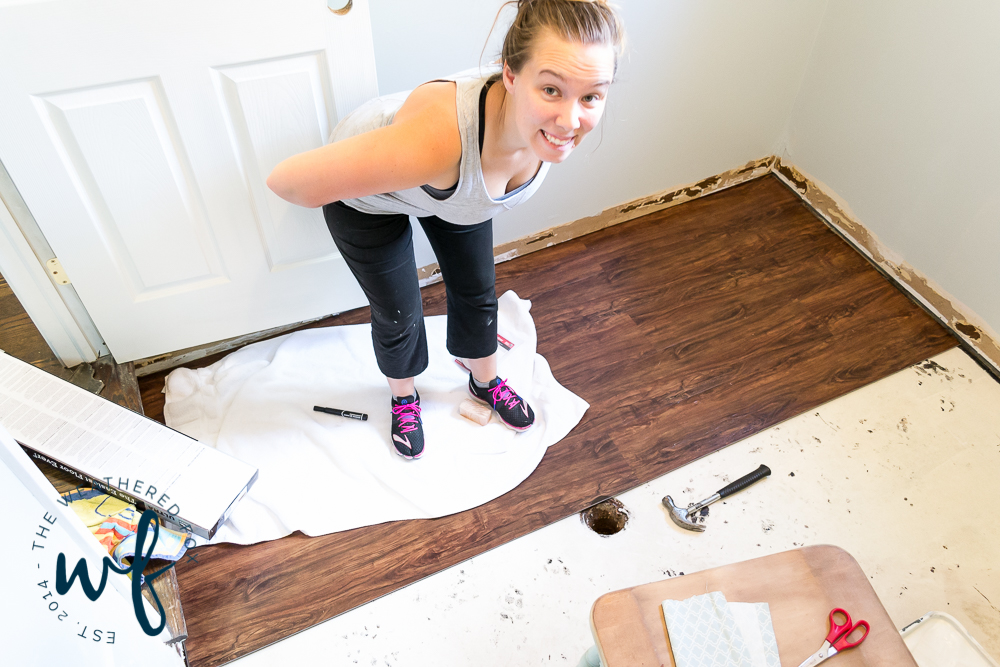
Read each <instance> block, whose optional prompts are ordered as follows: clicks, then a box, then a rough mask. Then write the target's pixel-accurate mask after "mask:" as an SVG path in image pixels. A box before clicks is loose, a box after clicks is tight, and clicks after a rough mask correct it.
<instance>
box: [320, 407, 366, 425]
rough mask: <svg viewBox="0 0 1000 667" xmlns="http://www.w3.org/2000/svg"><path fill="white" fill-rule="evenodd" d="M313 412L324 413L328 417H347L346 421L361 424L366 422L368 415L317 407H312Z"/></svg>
mask: <svg viewBox="0 0 1000 667" xmlns="http://www.w3.org/2000/svg"><path fill="white" fill-rule="evenodd" d="M313 411H315V412H325V413H326V414H328V415H337V416H338V417H347V418H348V419H358V420H360V421H363V422H366V421H368V415H366V414H365V413H363V412H348V411H347V410H338V409H337V408H324V407H322V406H319V405H314V406H313Z"/></svg>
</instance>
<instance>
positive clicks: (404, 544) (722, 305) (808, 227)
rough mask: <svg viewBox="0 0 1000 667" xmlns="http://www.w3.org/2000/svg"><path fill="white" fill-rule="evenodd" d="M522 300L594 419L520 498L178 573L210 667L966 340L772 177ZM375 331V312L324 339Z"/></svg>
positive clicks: (542, 269)
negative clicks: (350, 330)
mask: <svg viewBox="0 0 1000 667" xmlns="http://www.w3.org/2000/svg"><path fill="white" fill-rule="evenodd" d="M497 224H498V225H501V224H502V219H501V220H500V221H498V223H497ZM508 289H511V290H514V291H515V292H517V294H518V295H519V296H521V297H522V298H526V299H530V300H531V302H532V307H531V315H532V317H533V318H534V321H535V325H536V329H537V331H538V351H539V352H540V353H541V354H543V355H545V357H546V359H547V360H548V361H549V363H550V365H551V367H552V371H553V373H554V375H555V377H556V379H557V380H559V381H560V382H561V383H562V384H563V385H565V386H566V387H567V388H568V389H570V390H571V391H573V392H575V393H576V394H578V395H580V396H581V397H583V398H584V399H585V400H587V401H588V402H589V403H590V404H591V408H590V410H589V411H588V412H587V414H586V415H585V416H584V418H583V420H582V421H581V423H580V424H579V425H578V426H577V427H576V428H575V429H574V430H573V431H572V432H571V433H570V434H569V435H568V436H567V437H566V438H565V439H564V440H562V441H561V442H559V443H557V444H556V445H554V446H552V447H550V448H549V449H548V451H547V452H546V454H545V457H544V458H543V459H542V462H541V463H540V464H539V466H538V468H537V469H536V470H535V472H534V473H532V475H531V476H530V477H529V478H528V479H527V480H525V481H524V482H523V483H522V484H521V485H520V486H519V487H517V488H516V489H514V490H512V491H510V492H509V493H507V494H505V495H504V496H502V497H500V498H497V499H496V500H494V501H492V502H490V503H487V504H485V505H483V506H481V507H477V508H475V509H473V510H469V511H467V512H462V513H460V514H456V515H453V516H449V517H443V518H440V519H434V520H421V521H402V522H395V523H389V524H383V525H379V526H371V527H367V528H360V529H357V530H351V531H346V532H343V533H336V534H333V535H325V536H322V537H316V538H306V537H304V536H302V535H301V534H299V533H296V534H294V535H291V536H289V537H286V538H284V539H281V540H275V541H273V542H267V543H263V544H256V545H252V546H245V547H241V546H233V545H218V546H210V547H203V548H199V549H196V550H194V551H195V553H196V555H197V557H198V561H199V562H198V563H197V564H195V563H191V562H185V563H183V564H181V565H178V566H177V574H178V578H179V581H180V586H181V594H182V598H183V603H184V610H185V614H186V616H187V621H188V630H189V632H190V639H189V641H188V645H187V646H188V656H189V659H190V661H191V664H192V665H193V666H194V667H205V666H209V665H220V664H223V663H225V662H227V661H230V660H233V659H235V658H238V657H240V656H242V655H246V654H247V653H250V652H251V651H254V650H256V649H259V648H261V647H263V646H266V645H268V644H270V643H272V642H275V641H278V640H280V639H282V638H284V637H287V636H289V635H291V634H294V633H295V632H299V631H301V630H304V629H306V628H308V627H310V626H312V625H315V624H317V623H320V622H322V621H324V620H326V619H328V618H330V617H332V616H336V615H337V614H341V613H343V612H345V611H347V610H349V609H352V608H354V607H356V606H358V605H361V604H364V603H365V602H369V601H371V600H374V599H375V598H377V597H379V596H381V595H385V594H386V593H390V592H392V591H394V590H397V589H399V588H401V587H403V586H405V585H407V584H410V583H412V582H414V581H417V580H419V579H421V578H422V577H425V576H427V575H430V574H433V573H435V572H438V571H440V570H442V569H444V568H446V567H449V566H451V565H455V564H457V563H460V562H462V561H463V560H466V559H468V558H471V557H473V556H476V555H478V554H481V553H483V552H484V551H487V550H488V549H491V548H493V547H496V546H499V545H501V544H504V543H505V542H508V541H510V540H513V539H515V538H517V537H520V536H522V535H525V534H527V533H529V532H531V531H533V530H536V529H538V528H541V527H543V526H546V525H548V524H550V523H553V522H555V521H558V520H559V519H562V518H564V517H566V516H568V515H570V514H573V513H575V512H579V511H580V510H582V509H584V508H586V507H588V506H590V505H591V504H593V503H594V502H596V501H597V500H598V499H600V498H603V497H607V496H614V495H617V494H620V493H622V492H624V491H626V490H628V489H631V488H633V487H635V486H638V485H640V484H642V483H645V482H648V481H650V480H652V479H654V478H656V477H658V476H660V475H663V474H665V473H667V472H669V471H670V470H673V469H675V468H677V467H679V466H681V465H684V464H685V463H688V462H690V461H693V460H695V459H697V458H700V457H702V456H705V455H706V454H710V453H711V452H714V451H716V450H718V449H720V448H721V447H725V446H726V445H729V444H731V443H734V442H736V441H738V440H741V439H743V438H745V437H747V436H750V435H753V434H754V433H757V432H759V431H761V430H763V429H766V428H768V427H769V426H772V425H774V424H777V423H779V422H781V421H783V420H785V419H789V418H791V417H794V416H795V415H797V414H800V413H801V412H803V411H805V410H809V409H813V408H815V407H816V406H818V405H821V404H822V403H825V402H826V401H829V400H832V399H834V398H837V397H838V396H842V395H843V394H846V393H847V392H849V391H852V390H854V389H857V388H858V387H862V386H864V385H866V384H868V383H869V382H874V381H876V380H878V379H881V378H883V377H885V376H887V375H889V374H891V373H894V372H896V371H898V370H901V369H903V368H906V367H907V366H909V365H911V364H915V363H918V362H920V361H922V360H924V359H926V358H928V357H930V356H933V355H935V354H938V353H940V352H944V351H945V350H948V349H950V348H952V347H954V346H955V345H956V344H957V343H956V341H955V339H954V338H952V337H951V335H950V334H949V333H948V332H947V331H946V330H945V329H943V328H942V327H940V326H938V325H937V324H936V323H935V322H934V321H933V320H932V319H931V318H930V317H929V316H928V315H926V314H925V313H924V312H923V311H922V310H921V309H920V308H919V307H918V306H917V305H915V304H914V303H912V302H911V301H910V300H909V299H908V298H907V297H906V296H905V295H904V294H903V293H902V292H900V291H899V290H897V289H896V288H895V287H894V286H893V285H892V284H891V283H889V282H888V281H887V280H886V279H885V278H883V277H882V276H881V275H880V274H879V273H878V272H877V271H876V270H875V269H874V268H873V267H872V266H871V265H869V264H868V262H867V261H866V260H865V259H864V258H863V257H862V256H861V255H859V254H858V253H857V252H856V251H854V250H853V249H852V248H851V247H849V246H848V245H847V244H846V243H844V242H843V241H842V240H841V239H840V238H839V237H837V236H836V235H835V234H834V233H833V232H832V231H830V230H829V229H828V228H827V227H826V225H825V224H824V223H823V222H822V221H821V220H819V219H818V218H817V217H816V216H815V215H814V214H813V213H812V212H811V211H810V210H809V209H808V208H807V207H806V206H805V205H804V204H803V203H802V202H801V200H799V199H798V197H796V196H795V195H794V194H793V193H792V192H791V191H790V190H788V189H787V188H786V187H785V186H784V185H783V184H782V183H781V182H780V181H778V180H777V179H776V178H774V177H772V176H767V177H764V178H761V179H758V180H755V181H752V182H750V183H746V184H744V185H740V186H738V187H734V188H731V189H729V190H725V191H722V192H719V193H716V194H713V195H711V196H709V197H705V198H702V199H697V200H694V201H691V202H688V203H686V204H684V205H682V206H677V207H675V208H671V209H667V210H665V211H661V212H659V213H655V214H652V215H649V216H646V217H643V218H639V219H636V220H633V221H630V222H627V223H623V224H621V225H618V226H615V227H611V228H609V229H605V230H602V231H600V232H596V233H594V234H590V235H587V236H584V237H581V238H578V239H575V240H573V241H569V242H566V243H563V244H560V245H557V246H553V247H551V248H547V249H545V250H542V251H539V252H535V253H532V254H530V255H526V256H524V257H519V258H517V259H514V260H512V261H509V262H505V263H503V264H500V265H498V266H497V292H498V294H502V293H503V292H504V291H506V290H508ZM424 311H425V313H426V314H427V315H440V314H443V313H444V312H445V291H444V286H443V285H442V284H437V285H432V286H430V287H428V288H427V289H425V290H424ZM367 321H368V310H367V309H362V310H355V311H351V312H349V313H345V314H343V315H339V316H337V317H334V318H328V319H327V320H324V321H321V322H317V323H314V324H311V325H309V326H310V327H316V326H332V325H339V324H356V323H362V322H367ZM221 356H223V355H217V356H215V357H210V358H206V359H204V360H200V361H199V363H197V364H192V365H191V366H192V367H196V366H204V365H208V364H210V363H212V362H214V361H216V360H218V359H219V358H221ZM164 375H165V373H159V374H154V375H150V376H147V377H143V378H141V379H140V383H139V384H140V388H141V390H142V396H143V405H144V407H145V411H146V414H147V415H149V416H151V417H153V418H155V419H161V420H162V414H163V395H162V394H161V393H160V392H161V391H162V389H163V378H164ZM419 384H420V380H419V378H418V379H417V386H418V387H419ZM388 396H389V394H388V389H387V390H386V405H388ZM386 446H389V445H388V434H387V445H386ZM331 511H350V509H349V508H332V509H331Z"/></svg>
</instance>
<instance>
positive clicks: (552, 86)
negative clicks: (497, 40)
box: [503, 31, 615, 162]
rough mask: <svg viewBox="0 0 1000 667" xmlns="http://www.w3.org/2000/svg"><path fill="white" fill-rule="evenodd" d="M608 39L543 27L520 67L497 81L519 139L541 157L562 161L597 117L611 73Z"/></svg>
mask: <svg viewBox="0 0 1000 667" xmlns="http://www.w3.org/2000/svg"><path fill="white" fill-rule="evenodd" d="M614 72H615V53H614V49H613V48H612V47H611V46H610V45H604V44H580V43H579V42H570V41H567V40H565V39H563V38H561V37H559V36H557V35H556V34H555V33H554V32H551V31H546V32H544V33H543V34H542V35H540V36H539V38H538V43H537V44H535V46H534V49H533V52H532V56H531V59H530V60H528V62H527V63H525V65H524V67H522V68H521V71H520V72H517V73H514V72H512V71H511V69H510V67H508V66H506V65H505V66H504V72H503V81H504V86H505V87H506V89H507V92H508V93H510V98H509V99H508V100H507V102H508V103H509V104H511V108H509V110H508V112H507V113H511V114H512V115H513V119H514V123H515V126H516V127H517V130H518V134H519V135H520V137H521V139H522V140H523V141H524V142H525V143H526V144H527V145H528V146H529V147H530V148H531V150H532V151H533V152H534V153H535V155H536V156H537V157H538V159H540V160H542V161H544V162H562V161H563V160H565V159H566V158H567V157H569V154H570V153H571V152H572V151H573V149H574V148H576V146H578V145H579V143H580V141H581V140H582V139H583V137H584V136H586V135H587V133H588V132H590V131H591V130H592V129H594V127H595V126H596V125H597V123H598V121H600V120H601V114H603V113H604V105H605V103H606V100H607V94H608V88H609V86H610V85H611V81H612V79H613V78H614Z"/></svg>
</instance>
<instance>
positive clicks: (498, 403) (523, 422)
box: [469, 373, 535, 431]
mask: <svg viewBox="0 0 1000 667" xmlns="http://www.w3.org/2000/svg"><path fill="white" fill-rule="evenodd" d="M469 394H471V395H472V398H474V399H476V400H477V401H479V402H480V403H485V404H486V405H488V406H490V407H491V408H493V410H494V411H495V412H496V413H497V416H498V417H500V421H502V422H503V423H504V425H505V426H506V427H507V428H510V429H513V430H515V431H527V430H528V429H529V428H531V425H532V424H534V423H535V413H534V411H532V409H531V406H530V405H528V402H527V401H526V400H524V399H523V398H521V397H520V396H518V395H517V393H516V392H515V391H514V390H513V389H511V388H510V387H509V386H508V385H507V381H506V380H501V379H500V378H494V379H493V380H491V381H490V383H489V385H487V386H486V387H482V388H481V387H477V386H476V383H475V381H474V380H473V379H472V373H469Z"/></svg>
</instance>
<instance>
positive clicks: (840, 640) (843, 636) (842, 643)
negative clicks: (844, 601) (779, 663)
mask: <svg viewBox="0 0 1000 667" xmlns="http://www.w3.org/2000/svg"><path fill="white" fill-rule="evenodd" d="M837 614H840V615H842V616H843V617H844V622H843V623H837V620H836V618H835V617H836V616H837ZM858 628H862V629H863V630H864V634H862V635H861V636H860V637H858V638H857V639H856V640H854V641H853V642H852V641H848V639H849V638H850V636H851V635H852V634H854V631H855V630H857V629H858ZM870 629H871V628H869V627H868V621H858V622H857V623H852V622H851V615H850V614H848V613H847V611H846V610H844V609H841V608H839V607H838V608H837V609H834V610H833V611H831V612H830V634H828V635H827V636H826V641H824V642H823V646H821V647H820V649H819V650H818V651H816V652H815V653H813V654H812V655H811V656H809V657H808V658H807V659H806V661H805V662H803V663H802V664H801V665H799V667H814V666H815V665H818V664H819V663H821V662H823V661H824V660H826V659H827V658H832V657H833V656H835V655H837V654H838V653H840V652H841V651H844V650H847V649H849V648H854V647H855V646H857V645H858V644H860V643H861V642H863V641H864V640H865V637H867V636H868V631H869V630H870Z"/></svg>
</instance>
